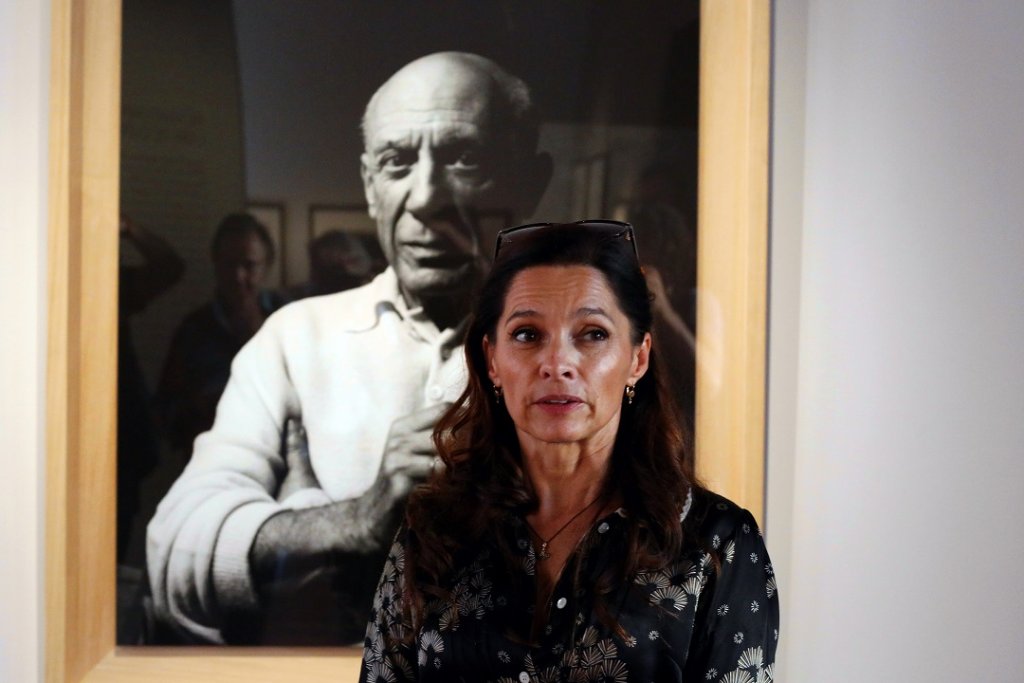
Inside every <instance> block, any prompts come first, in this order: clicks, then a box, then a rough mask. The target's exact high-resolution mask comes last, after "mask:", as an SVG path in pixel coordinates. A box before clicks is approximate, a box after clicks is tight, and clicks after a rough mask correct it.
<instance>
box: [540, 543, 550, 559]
mask: <svg viewBox="0 0 1024 683" xmlns="http://www.w3.org/2000/svg"><path fill="white" fill-rule="evenodd" d="M537 557H538V558H539V559H541V560H546V559H548V558H549V557H551V553H549V552H548V542H547V541H544V542H543V543H541V544H540V552H539V553H537Z"/></svg>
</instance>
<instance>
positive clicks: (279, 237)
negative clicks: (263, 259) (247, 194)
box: [245, 201, 289, 289]
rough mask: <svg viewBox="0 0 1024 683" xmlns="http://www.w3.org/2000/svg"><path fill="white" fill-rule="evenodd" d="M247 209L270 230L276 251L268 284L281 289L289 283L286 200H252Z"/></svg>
mask: <svg viewBox="0 0 1024 683" xmlns="http://www.w3.org/2000/svg"><path fill="white" fill-rule="evenodd" d="M245 210H246V211H247V212H248V213H250V214H252V216H253V217H254V218H255V219H256V220H257V221H259V222H260V223H261V224H263V226H264V227H266V228H267V230H268V231H269V232H270V239H271V240H272V241H273V242H274V249H275V251H276V254H275V257H274V263H273V264H272V265H271V267H270V270H269V272H268V273H267V278H266V283H267V285H268V286H270V287H273V288H276V289H281V288H282V287H284V286H285V285H287V284H289V283H288V258H287V255H286V254H285V245H286V242H285V235H286V234H287V229H286V227H285V220H286V218H285V212H284V202H264V201H250V202H248V203H246V205H245Z"/></svg>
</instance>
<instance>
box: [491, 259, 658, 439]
mask: <svg viewBox="0 0 1024 683" xmlns="http://www.w3.org/2000/svg"><path fill="white" fill-rule="evenodd" d="M650 348H651V336H650V334H645V335H644V338H643V339H642V340H641V342H640V343H639V344H637V345H634V344H633V341H632V330H631V327H630V322H629V319H628V318H627V317H626V315H625V313H623V312H622V310H621V309H620V308H619V305H618V302H617V300H616V298H615V294H614V293H613V292H612V290H611V288H610V287H609V286H608V284H607V282H606V280H605V277H604V275H603V274H602V273H601V271H599V270H597V269H596V268H592V267H590V266H538V267H535V268H528V269H526V270H523V271H521V272H520V273H519V274H518V275H516V276H515V278H513V280H512V283H511V285H510V286H509V290H508V293H507V295H506V297H505V308H504V310H503V311H502V314H501V317H500V318H499V320H498V324H497V327H496V330H495V334H494V339H490V338H489V337H485V338H484V353H485V354H486V357H487V363H488V375H489V376H490V378H491V381H492V382H493V383H494V384H495V386H498V387H501V389H502V391H503V392H504V401H505V405H506V406H507V408H508V412H509V414H510V415H511V416H512V421H513V422H514V423H515V426H516V431H517V432H518V434H519V441H520V445H521V447H522V448H523V450H524V451H528V450H529V449H530V448H531V447H532V446H536V445H539V444H541V443H544V444H569V443H578V444H580V445H581V446H584V447H586V448H603V447H606V446H607V447H608V448H610V447H611V446H612V445H613V444H614V442H615V435H616V433H617V431H618V427H619V415H620V412H621V410H622V405H623V392H624V390H625V387H626V385H627V384H635V383H636V382H637V380H639V379H640V378H641V377H642V376H643V374H644V373H645V372H646V371H647V360H648V355H649V353H650Z"/></svg>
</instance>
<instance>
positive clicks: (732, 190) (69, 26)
mask: <svg viewBox="0 0 1024 683" xmlns="http://www.w3.org/2000/svg"><path fill="white" fill-rule="evenodd" d="M679 4H681V3H679ZM120 10H121V8H120V5H119V3H117V2H106V3H86V2H84V1H83V0H58V2H55V3H54V5H53V22H54V32H53V35H54V39H53V40H54V42H53V46H52V49H53V54H52V73H53V87H52V92H53V97H52V100H51V106H52V108H53V116H52V117H51V120H52V122H53V123H52V128H51V132H52V136H51V140H52V143H51V165H50V188H51V195H50V202H49V203H50V206H49V215H50V216H51V219H50V220H51V250H50V264H49V270H50V273H51V301H50V304H51V305H50V311H49V316H50V317H49V339H50V348H49V353H48V373H49V379H48V392H47V432H48V445H47V450H48V464H47V497H48V510H49V511H50V514H49V515H48V517H47V548H46V550H47V558H46V564H47V591H46V594H47V610H46V627H47V638H46V647H47V651H46V661H47V678H48V680H61V681H65V680H66V681H77V680H82V679H83V678H86V677H87V678H88V680H91V681H105V680H106V681H115V680H131V679H145V680H196V681H200V680H202V681H209V680H231V679H237V678H242V679H245V680H267V681H277V680H285V679H288V678H295V679H298V680H337V679H339V678H342V679H345V678H353V679H354V678H355V676H356V674H357V672H358V670H359V654H360V653H359V652H358V651H357V650H350V651H342V650H337V649H331V650H310V649H303V648H299V649H289V650H279V649H272V650H269V651H265V652H263V653H261V654H255V653H253V652H252V651H251V650H245V651H237V650H231V649H227V648H222V649H216V650H210V649H206V648H203V649H192V650H188V649H186V650H182V649H175V650H174V651H173V652H168V651H167V650H166V649H160V648H145V647H139V648H115V620H116V607H115V602H116V600H115V594H114V586H115V565H116V563H115V538H114V537H115V534H114V533H113V529H114V527H115V519H116V516H115V492H116V490H117V487H116V472H117V457H116V453H115V415H116V412H115V411H116V407H117V397H116V385H115V381H114V378H115V376H116V371H115V368H116V365H117V354H116V344H114V343H113V340H114V339H115V337H116V330H117V310H116V305H115V303H114V302H115V301H116V297H115V294H114V293H115V291H116V273H117V268H116V264H117V258H116V253H117V234H116V230H114V229H111V230H109V231H106V230H104V229H103V228H102V226H104V225H110V226H114V225H116V224H117V215H118V210H119V202H118V177H119V168H120V165H121V164H120V155H119V139H120V131H121V122H119V121H118V120H117V118H116V117H115V116H111V115H110V112H112V111H117V103H118V101H119V99H120V98H121V97H122V94H121V93H120V91H119V89H118V73H119V67H120V63H121V62H120V46H121V42H120V41H119V33H118V28H119V26H120V22H119V17H120V16H121V13H120ZM360 16H361V15H360ZM361 18H363V19H365V18H366V17H365V16H361ZM563 28H564V27H563ZM768 38H769V6H768V3H766V2H758V1H756V0H750V1H748V2H743V1H741V2H736V3H710V2H706V3H703V4H702V6H701V12H700V41H701V51H700V54H701V61H700V70H701V78H700V83H701V86H700V87H701V94H700V134H699V145H700V154H701V164H700V182H699V196H698V202H697V203H698V207H699V211H698V213H699V216H700V223H699V227H700V230H699V232H700V240H699V248H698V250H697V263H698V265H697V273H698V275H697V279H698V290H699V296H700V297H701V301H702V302H704V301H707V302H708V303H707V305H702V306H701V307H699V308H698V312H697V327H698V328H699V329H700V330H701V337H700V338H699V340H698V344H697V352H698V355H703V356H705V357H707V358H708V359H709V364H708V366H707V368H708V369H707V371H706V372H704V371H701V372H699V373H698V376H697V378H696V392H697V393H696V401H697V404H698V406H699V409H698V410H697V415H698V421H697V424H696V432H697V435H698V437H697V438H698V443H697V462H698V467H699V469H700V473H701V476H702V478H703V479H704V480H705V481H708V482H709V483H710V484H711V485H712V486H713V487H714V488H716V489H717V490H719V491H722V492H723V493H725V494H726V495H728V496H730V497H731V498H733V499H734V500H736V501H737V502H739V503H741V504H743V505H744V506H746V507H748V508H751V509H753V510H755V511H757V510H760V509H761V507H762V501H761V490H762V487H763V481H762V479H761V477H762V474H761V473H762V471H763V469H762V468H763V444H762V438H763V380H764V377H763V372H764V364H763V359H764V358H763V347H764V292H763V288H764V283H765V268H766V263H765V258H766V249H765V246H766V219H767V212H766V198H767V131H768V120H767V93H768V90H767V88H768V45H769V41H768ZM136 39H137V38H131V40H136ZM128 40H129V38H128V37H127V36H126V37H125V41H126V42H127V41H128ZM418 47H419V48H420V52H421V53H422V52H425V51H429V50H430V49H440V48H437V47H432V46H426V47H427V49H426V50H424V49H423V48H424V47H425V46H418ZM395 60H398V63H397V64H390V65H387V70H388V71H393V70H394V69H395V68H397V67H398V66H400V65H401V63H403V62H404V61H408V57H407V56H396V57H395ZM613 61H614V60H613ZM82 92H88V93H89V97H87V98H86V97H81V96H80V94H81V93H82ZM364 95H365V93H364ZM362 99H363V101H365V99H366V98H365V97H364V98H362ZM359 106H362V105H359ZM151 113H152V112H151V111H149V110H147V109H146V108H145V107H139V108H138V109H136V110H135V112H134V115H135V116H136V119H137V120H139V121H141V120H144V119H146V118H147V117H149V119H153V118H154V117H152V116H150V114H151ZM209 116H214V114H212V113H209V112H204V111H199V110H195V111H186V108H180V109H176V110H175V111H174V112H171V113H170V114H166V113H161V117H162V118H161V120H160V121H158V122H157V123H159V124H160V125H161V126H172V125H173V126H178V125H182V126H185V125H191V123H190V122H197V121H199V122H202V121H204V120H205V119H204V118H203V117H209ZM190 117H192V118H190ZM196 117H198V118H196ZM552 125H553V126H554V127H555V128H553V129H550V130H549V132H552V131H554V132H552V136H551V138H550V139H551V140H552V141H553V142H554V143H555V146H557V143H558V141H559V140H562V141H564V140H565V139H567V138H566V136H564V135H560V134H557V132H558V129H557V127H558V126H559V125H562V124H561V122H559V121H555V122H554V123H553V124H552ZM565 125H572V126H575V125H578V124H577V123H576V122H570V123H569V124H565ZM176 130H180V129H176ZM563 132H564V131H563ZM576 132H580V131H576ZM619 132H621V131H619ZM186 133H187V131H186V132H182V133H181V135H183V136H185V137H184V138H182V139H183V140H184V141H185V142H188V139H187V134H186ZM581 134H582V133H581ZM586 134H587V135H591V136H593V137H599V135H596V134H595V132H594V131H593V130H591V131H588V132H587V133H586ZM606 141H607V142H608V143H609V144H608V145H607V147H606V150H607V151H608V152H609V154H608V155H607V156H606V157H605V161H604V162H603V168H602V170H601V172H598V169H596V168H590V167H588V168H587V172H586V178H585V179H584V178H583V177H582V175H583V172H582V171H580V172H579V173H580V176H581V177H580V180H581V181H582V186H583V187H586V188H587V191H586V193H585V194H583V195H581V197H584V196H585V198H586V199H585V200H582V199H581V201H585V202H586V203H587V208H588V209H589V208H590V205H591V204H590V203H591V202H599V203H600V204H601V205H602V206H603V207H607V206H619V205H620V204H621V203H622V201H621V199H622V198H621V197H619V196H614V195H613V196H609V195H608V192H609V191H612V192H614V191H615V188H621V187H625V186H624V185H621V184H620V180H617V178H620V176H619V175H618V174H621V173H623V172H624V169H627V170H628V169H629V168H631V166H630V164H631V163H634V162H632V161H629V159H628V156H627V160H626V161H624V162H623V163H619V162H618V161H617V159H618V158H621V157H617V156H616V152H617V151H619V148H618V147H617V146H616V145H617V142H618V140H615V139H609V140H606ZM627 147H628V145H627ZM576 149H577V151H579V148H576ZM555 151H557V150H555ZM626 154H627V155H628V153H626ZM581 158H590V156H589V155H587V154H576V155H573V154H568V155H563V159H565V166H564V167H563V171H562V174H561V175H560V176H556V178H555V179H554V180H553V185H552V187H553V188H554V192H555V194H554V195H552V196H551V197H550V202H551V203H550V204H549V205H547V207H548V210H549V212H550V213H549V215H553V216H554V215H555V212H556V211H557V207H558V206H562V207H563V210H566V208H565V207H572V204H571V202H572V199H571V193H572V192H573V182H574V180H573V179H574V178H575V177H576V173H577V171H576V170H575V169H574V168H573V165H572V163H573V161H572V160H573V159H581ZM594 158H596V157H594ZM180 162H181V163H182V164H183V166H182V168H183V169H186V170H187V169H188V168H190V167H189V166H188V163H189V162H188V160H180ZM176 163H178V162H176ZM655 170H656V169H655ZM591 171H594V173H593V177H594V178H597V177H599V176H601V175H603V176H604V181H602V182H600V183H597V182H596V181H592V179H591ZM633 171H634V173H633V177H635V178H640V177H642V176H643V169H642V168H641V169H635V168H634V169H633ZM188 177H189V174H188V173H187V172H186V171H183V172H182V173H181V174H180V176H179V178H183V179H184V180H188ZM737 178H742V179H744V181H743V182H736V179H737ZM652 181H656V182H669V181H670V179H669V178H667V177H665V176H658V175H657V174H655V177H653V178H652ZM182 182H184V181H182ZM251 182H256V179H251ZM179 187H180V188H187V187H189V186H186V185H181V186H179ZM599 188H601V189H603V192H604V196H603V197H599V194H600V193H599V192H598V189H599ZM679 190H680V191H681V192H683V191H686V190H685V188H679ZM349 191H350V192H353V193H355V192H360V191H361V188H359V187H358V183H357V184H356V186H355V188H350V189H349ZM550 191H551V190H550V188H549V192H550ZM259 194H262V193H259ZM139 196H140V197H141V195H139ZM264 196H266V195H264ZM275 196H281V195H275ZM140 202H141V199H140ZM541 205H542V207H543V206H544V204H543V201H542V204H541ZM168 206H170V205H168ZM289 206H290V200H289ZM575 208H578V207H575ZM171 209H173V210H178V209H176V208H174V207H171ZM171 209H166V212H167V213H166V215H170V214H171V213H172V211H171ZM187 209H189V210H190V207H184V208H183V209H181V210H182V211H185V210H187ZM161 210H165V209H161ZM289 210H291V209H289ZM295 224H296V221H294V220H292V221H288V222H287V225H292V226H294V225H295ZM282 225H283V226H284V225H286V223H284V222H283V223H282ZM737 245H740V246H739V247H737ZM72 247H73V248H72ZM85 311H88V313H89V324H88V325H85V324H82V323H81V321H82V320H83V317H84V312H85ZM706 453H715V454H716V455H717V457H716V458H714V459H711V458H708V459H703V458H702V455H703V454H706Z"/></svg>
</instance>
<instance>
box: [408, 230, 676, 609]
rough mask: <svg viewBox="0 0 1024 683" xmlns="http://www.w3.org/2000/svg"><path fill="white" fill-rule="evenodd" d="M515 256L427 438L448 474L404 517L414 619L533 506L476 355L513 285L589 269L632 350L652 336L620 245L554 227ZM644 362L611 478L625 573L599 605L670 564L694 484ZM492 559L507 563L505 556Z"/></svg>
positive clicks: (638, 274)
mask: <svg viewBox="0 0 1024 683" xmlns="http://www.w3.org/2000/svg"><path fill="white" fill-rule="evenodd" d="M514 246H515V249H512V248H509V249H508V250H507V253H506V252H501V253H499V254H498V257H497V260H496V262H495V264H494V267H493V269H492V270H491V273H490V274H489V276H488V277H487V279H486V280H485V281H484V283H483V285H482V286H481V289H480V292H479V296H478V298H477V305H476V310H475V312H474V314H473V316H472V317H471V319H470V322H469V327H468V329H467V333H466V343H465V353H466V361H467V365H468V367H469V382H468V386H467V387H466V389H465V391H464V392H463V393H462V395H461V396H460V397H459V398H458V400H456V401H455V403H454V404H453V405H452V406H451V407H450V408H449V409H448V410H447V411H446V412H445V414H444V415H443V416H442V417H441V419H440V420H439V422H438V424H437V427H436V428H435V430H434V444H435V446H436V447H437V451H438V453H439V455H440V457H441V459H442V460H443V461H444V465H445V467H444V468H443V470H439V471H438V473H437V474H435V475H434V476H433V477H432V478H431V479H430V481H429V482H428V483H427V484H426V485H424V486H421V487H419V488H418V489H417V490H415V491H414V492H413V494H412V495H411V496H410V498H409V503H408V507H407V508H406V524H407V526H408V529H409V537H408V543H407V547H408V553H407V555H406V560H407V561H406V576H407V581H406V586H407V587H408V588H411V591H410V593H411V594H410V596H409V597H410V598H411V602H412V603H413V605H415V606H416V607H415V609H414V611H413V613H414V614H420V615H421V614H422V613H423V612H422V609H420V608H421V607H422V605H423V601H424V599H425V596H424V595H423V593H427V594H429V595H436V596H444V595H445V593H446V591H445V589H444V585H445V579H446V578H447V577H448V576H449V574H450V572H451V571H452V570H453V569H457V568H458V564H459V562H460V561H465V560H467V559H471V558H466V557H465V555H464V553H465V552H475V551H476V549H477V548H478V541H480V540H481V539H484V538H487V539H500V538H503V537H504V535H503V534H502V533H499V530H500V528H501V526H502V521H503V519H504V518H505V517H506V516H507V515H509V514H519V515H526V514H528V513H530V512H532V511H533V510H535V509H536V507H537V504H538V501H537V497H536V495H535V494H534V492H533V490H532V489H531V487H530V484H529V482H528V480H527V479H526V477H525V475H524V472H523V467H522V459H521V454H520V450H519V441H518V438H517V436H516V431H515V426H514V424H513V422H512V418H511V417H510V416H509V414H508V411H507V410H506V408H505V406H504V404H503V403H497V402H495V400H494V394H493V387H492V386H491V382H490V379H489V377H488V372H487V359H486V357H485V354H484V349H483V339H484V337H485V335H486V336H488V337H489V338H490V339H494V338H495V332H496V329H497V325H498V321H499V319H500V316H501V314H502V311H503V309H504V305H505V297H506V294H507V292H508V289H509V287H510V285H511V283H512V280H513V279H514V278H515V276H516V275H517V274H519V273H520V272H522V271H523V270H525V269H527V268H532V267H537V266H575V265H583V266H589V267H592V268H595V269H597V270H598V271H600V272H601V273H602V274H603V276H604V278H605V280H606V282H607V284H608V286H609V288H610V289H611V290H612V292H613V293H614V294H615V298H616V301H617V303H618V305H619V307H620V308H621V310H622V311H623V313H625V315H626V317H627V318H628V319H629V321H630V325H631V328H632V329H631V334H632V338H633V343H634V344H637V343H640V341H641V340H642V339H643V335H644V333H646V332H650V331H651V327H652V312H651V295H650V292H649V291H648V289H647V282H646V280H645V279H644V275H643V271H642V270H641V268H640V264H639V263H638V262H637V258H636V255H635V252H634V249H633V245H632V244H631V243H630V242H629V241H628V240H627V238H626V237H625V235H622V234H620V235H618V236H615V235H610V234H608V233H605V234H600V235H597V234H594V233H592V232H591V231H589V230H587V229H586V228H585V227H581V226H580V225H578V224H566V225H554V226H550V227H545V228H543V229H542V230H538V231H535V232H533V233H531V236H530V237H529V238H527V239H523V240H519V241H517V242H516V243H515V245H514ZM648 363H649V364H648V369H647V372H646V373H645V374H644V376H643V377H642V378H641V379H640V380H639V381H638V382H637V383H636V394H635V397H634V400H633V403H632V404H631V405H625V404H624V405H623V407H622V415H621V418H620V422H619V432H618V436H617V438H616V442H615V446H614V450H613V452H612V458H611V472H609V477H608V481H609V482H614V485H615V490H616V491H617V493H618V494H619V495H620V496H621V497H622V501H623V506H624V507H625V509H626V510H627V512H628V516H627V523H628V524H629V531H628V547H627V548H624V549H623V550H624V552H621V553H617V555H618V556H619V557H620V558H621V564H620V565H619V566H618V567H613V568H612V569H611V570H610V572H609V573H608V574H606V575H605V576H603V577H601V580H600V582H599V583H600V584H603V585H598V586H597V587H596V589H597V592H598V595H602V594H604V593H607V592H608V591H610V590H611V589H612V587H614V586H615V585H617V584H619V583H621V582H622V581H623V580H625V579H626V578H628V577H629V576H631V575H632V574H634V573H635V572H637V571H639V570H644V569H653V568H660V567H663V566H665V565H667V564H668V563H669V562H670V561H671V560H672V559H674V558H675V557H676V556H677V555H678V553H679V551H680V548H681V546H682V542H683V531H682V527H681V525H680V513H681V511H682V509H683V505H684V502H685V499H686V497H687V493H688V492H689V490H690V487H691V486H693V485H695V481H694V477H693V473H692V467H691V462H692V458H691V457H690V443H691V442H690V438H689V434H688V433H687V432H686V431H685V427H684V426H683V425H684V421H683V418H682V416H681V414H680V413H679V410H678V408H677V407H676V403H675V402H674V401H673V399H672V397H671V394H670V392H669V390H668V387H667V385H666V383H665V381H664V379H663V376H662V368H661V363H662V359H661V358H660V357H659V355H658V347H657V344H656V343H654V344H652V347H651V350H650V355H649V361H648ZM608 493H611V491H609V492H608ZM499 551H500V552H501V553H502V554H503V555H505V557H506V558H507V559H508V560H509V561H510V562H511V557H512V556H511V554H510V553H511V550H510V549H505V548H500V547H499ZM409 602H410V601H407V604H409Z"/></svg>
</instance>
